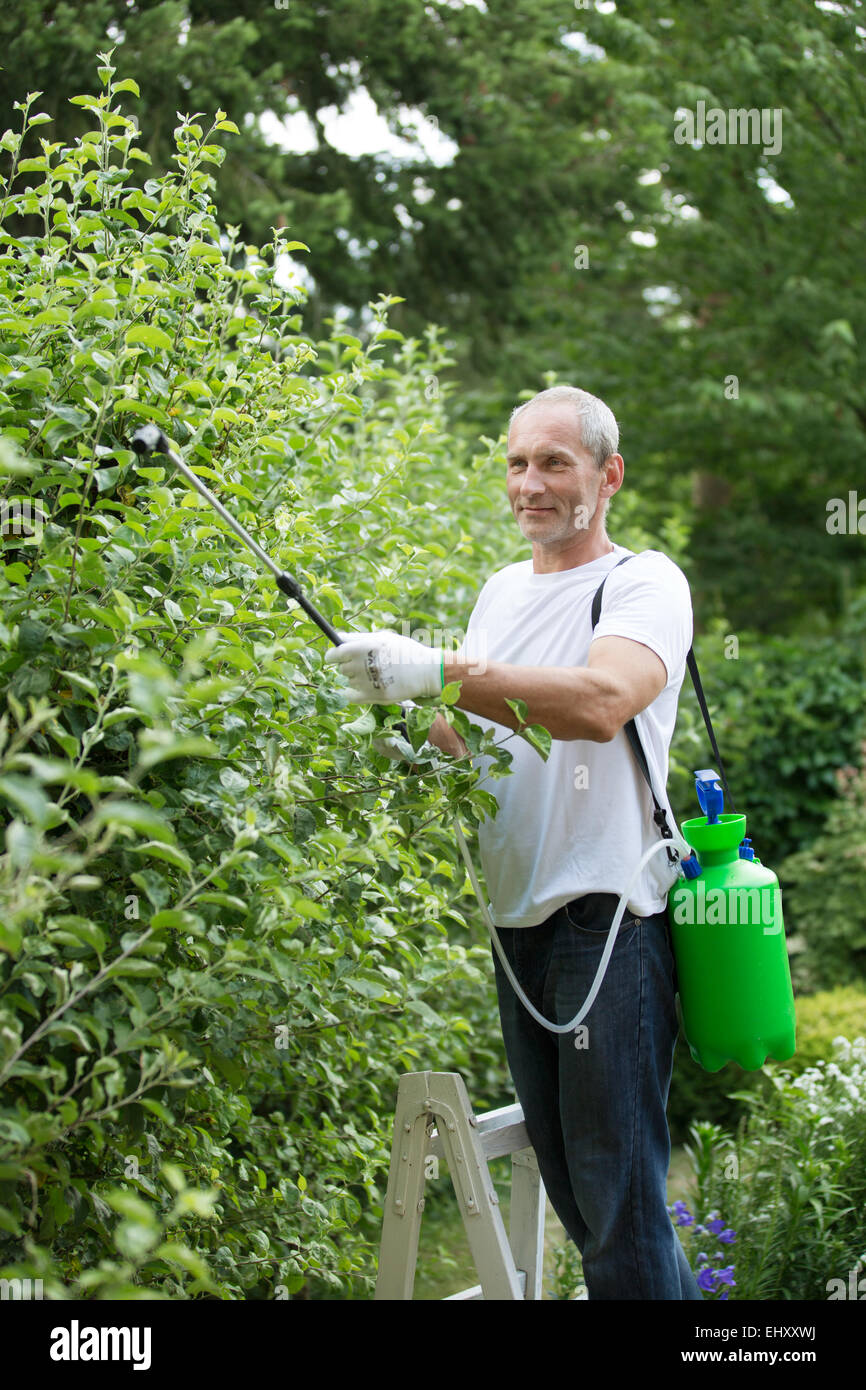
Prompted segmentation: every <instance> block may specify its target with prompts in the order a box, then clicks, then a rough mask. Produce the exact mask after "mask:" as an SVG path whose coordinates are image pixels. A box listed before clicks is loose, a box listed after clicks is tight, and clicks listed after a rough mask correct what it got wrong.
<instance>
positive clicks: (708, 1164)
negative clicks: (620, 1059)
mask: <svg viewBox="0 0 866 1390" xmlns="http://www.w3.org/2000/svg"><path fill="white" fill-rule="evenodd" d="M771 1079H772V1089H771V1091H770V1092H769V1093H768V1094H764V1093H762V1092H756V1093H755V1094H754V1095H753V1096H751V1097H750V1098H749V1100H748V1111H747V1115H746V1118H745V1120H744V1121H743V1123H742V1125H741V1126H740V1130H739V1132H738V1134H737V1135H736V1137H732V1136H731V1135H730V1134H726V1133H725V1132H724V1131H723V1130H722V1129H721V1128H720V1127H719V1126H717V1125H712V1124H708V1123H701V1124H698V1125H695V1126H694V1127H693V1131H692V1141H693V1142H692V1145H691V1146H690V1155H691V1158H692V1164H693V1169H694V1174H695V1182H696V1187H697V1198H696V1203H695V1205H696V1210H697V1216H698V1220H699V1221H701V1222H703V1223H704V1224H706V1217H707V1214H708V1213H710V1212H713V1211H717V1212H719V1213H721V1215H722V1216H723V1217H724V1220H725V1222H726V1223H727V1224H728V1226H729V1227H730V1228H732V1229H733V1230H734V1231H736V1232H737V1233H738V1242H737V1245H736V1261H735V1269H736V1273H735V1285H734V1287H733V1289H732V1291H731V1294H730V1297H731V1298H732V1299H762V1300H763V1299H826V1298H827V1297H828V1296H829V1292H830V1291H832V1288H833V1285H832V1284H831V1282H830V1281H831V1280H834V1279H841V1280H844V1281H845V1283H846V1284H847V1281H848V1277H849V1272H850V1271H851V1270H852V1269H854V1268H855V1267H856V1265H857V1261H858V1260H859V1259H861V1258H862V1255H863V1215H862V1213H863V1203H864V1201H866V1120H864V1115H866V1038H863V1037H859V1038H857V1039H855V1040H854V1041H853V1042H849V1041H848V1040H847V1039H845V1038H839V1039H837V1042H836V1046H835V1049H834V1056H833V1060H832V1061H831V1062H829V1063H826V1062H819V1063H818V1064H817V1065H816V1066H815V1067H814V1068H809V1069H807V1070H806V1071H804V1072H803V1073H802V1074H801V1075H800V1076H794V1075H792V1074H791V1073H789V1072H779V1073H778V1074H775V1075H773V1077H772V1078H771ZM744 1233H747V1234H748V1239H744V1238H743V1236H744Z"/></svg>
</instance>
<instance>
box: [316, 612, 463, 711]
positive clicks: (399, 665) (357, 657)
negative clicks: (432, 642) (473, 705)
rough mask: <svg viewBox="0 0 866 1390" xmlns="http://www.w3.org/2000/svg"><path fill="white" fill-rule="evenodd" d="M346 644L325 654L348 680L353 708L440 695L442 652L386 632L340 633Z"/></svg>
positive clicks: (396, 633)
mask: <svg viewBox="0 0 866 1390" xmlns="http://www.w3.org/2000/svg"><path fill="white" fill-rule="evenodd" d="M340 636H341V637H342V638H344V639H345V640H344V641H343V642H341V644H340V646H339V647H331V648H330V649H329V650H328V651H327V652H325V661H327V662H329V663H331V664H333V665H336V666H337V667H338V668H339V670H340V671H341V672H342V674H343V675H344V676H346V677H347V678H348V681H349V690H348V691H347V692H346V693H347V695H348V697H349V700H350V702H351V703H352V704H357V705H399V704H402V702H403V701H404V700H413V699H419V698H421V697H423V696H427V695H439V694H440V693H441V691H442V650H441V648H440V647H425V646H424V645H423V644H422V643H421V642H416V641H414V640H413V639H412V638H411V637H402V636H401V635H400V633H399V632H391V631H389V630H387V629H385V630H383V631H377V632H347V633H342V632H341V633H340Z"/></svg>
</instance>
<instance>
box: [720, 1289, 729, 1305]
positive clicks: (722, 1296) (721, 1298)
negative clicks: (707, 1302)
mask: <svg viewBox="0 0 866 1390" xmlns="http://www.w3.org/2000/svg"><path fill="white" fill-rule="evenodd" d="M727 1296H728V1291H727V1289H725V1292H724V1293H720V1294H719V1301H720V1302H724V1300H725V1299H726V1298H727Z"/></svg>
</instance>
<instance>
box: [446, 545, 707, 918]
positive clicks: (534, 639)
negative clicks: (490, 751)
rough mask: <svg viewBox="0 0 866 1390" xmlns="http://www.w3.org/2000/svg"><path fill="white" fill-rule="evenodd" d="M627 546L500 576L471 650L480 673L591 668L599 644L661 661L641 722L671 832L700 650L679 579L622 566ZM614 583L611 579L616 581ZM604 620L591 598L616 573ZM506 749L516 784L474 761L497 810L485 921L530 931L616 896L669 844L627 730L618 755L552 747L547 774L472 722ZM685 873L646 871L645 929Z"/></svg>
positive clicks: (610, 746)
mask: <svg viewBox="0 0 866 1390" xmlns="http://www.w3.org/2000/svg"><path fill="white" fill-rule="evenodd" d="M624 555H634V551H631V550H628V549H626V547H625V546H621V545H615V546H614V548H613V551H611V552H609V553H608V554H607V555H603V556H602V557H601V558H600V559H598V560H593V561H591V563H589V564H585V565H577V566H575V567H574V568H572V569H568V570H562V571H560V572H558V573H555V574H535V573H534V572H533V568H532V560H531V559H530V560H521V561H519V562H518V563H517V564H513V565H507V566H506V567H505V568H504V569H501V570H499V571H498V572H497V573H496V574H494V575H491V577H490V578H489V579H488V580H487V582H486V584H485V585H484V587H483V589H482V590H481V593H480V594H479V596H478V601H477V603H476V605H475V608H474V609H473V611H472V615H471V617H470V619H469V623H468V625H467V628H466V638H465V641H464V643H463V646H462V650H463V653H464V655H465V656H466V658H467V659H468V660H469V661H470V663H475V664H476V665H477V666H478V667H481V666H482V663H483V661H490V662H493V661H502V662H508V663H511V664H514V665H516V666H585V665H586V662H587V658H588V655H589V647H590V640H591V639H594V638H597V637H630V638H632V640H634V641H636V642H642V643H643V644H644V645H645V646H647V647H649V648H651V650H652V651H654V652H656V653H657V655H658V656H659V657H660V658H661V660H662V661H663V662H664V665H665V669H666V671H667V674H668V679H667V684H666V685H665V687H664V689H663V690H662V691H661V693H660V694H659V695H658V696H657V697H656V699H655V700H653V702H652V703H651V704H650V705H648V706H647V708H646V709H644V710H642V711H641V712H640V713H639V714H638V715H637V716H636V719H635V723H636V725H637V731H638V733H639V735H640V739H641V743H642V744H643V748H644V752H645V754H646V758H647V764H648V766H649V771H650V776H651V777H652V782H653V787H654V789H655V793H656V796H657V797H658V800H659V802H660V803H661V805H663V806H664V807H665V809H666V810H667V811H668V818H669V821H671V822H672V819H673V817H672V813H671V811H670V802H669V801H668V798H667V794H666V791H665V786H666V783H667V775H668V750H669V748H670V742H671V738H672V736H673V731H674V725H675V723H676V715H677V699H678V696H679V691H680V687H681V685H682V682H683V677H684V675H685V669H686V666H685V662H686V655H687V653H688V650H689V647H690V646H691V643H692V604H691V595H690V592H689V585H688V581H687V579H686V577H685V575H684V574H683V572H682V570H681V569H680V568H679V567H678V566H677V565H675V564H674V562H673V561H672V560H670V559H669V558H668V557H667V556H666V555H664V554H662V553H661V551H658V550H646V551H643V552H642V553H641V554H639V555H637V556H635V558H634V559H633V560H629V562H628V564H625V565H622V566H620V567H619V568H618V569H615V568H614V567H615V566H616V565H617V564H618V562H619V561H620V560H621V559H622V557H623V556H624ZM611 571H612V573H611ZM608 573H610V578H609V579H608V581H607V583H606V584H605V586H604V593H603V595H602V605H601V616H600V618H599V621H598V625H597V626H596V629H595V632H594V633H593V632H592V629H591V627H590V612H591V608H592V599H593V596H594V594H595V591H596V589H597V588H598V586H599V584H600V583H601V581H602V579H603V578H604V576H605V575H606V574H608ZM470 718H471V719H472V721H473V722H474V723H476V724H479V725H481V727H482V728H489V729H493V730H494V732H495V735H496V741H497V743H499V742H501V741H502V740H503V739H507V740H508V741H507V743H506V747H507V748H508V750H509V752H510V753H511V754H512V756H513V762H512V764H511V771H510V773H509V774H508V775H507V776H505V777H501V778H486V777H485V772H486V769H487V768H488V767H489V765H490V760H489V758H486V757H485V758H481V759H475V764H476V765H477V766H478V767H479V769H480V772H481V779H480V781H479V785H483V786H484V788H485V790H487V791H489V792H491V793H492V795H493V796H495V798H496V800H497V802H498V804H499V810H498V812H497V814H496V816H495V817H490V816H488V817H486V818H485V819H484V820H483V821H482V822H481V824H480V825H479V827H478V839H479V849H480V853H481V862H482V866H483V868H484V876H485V879H486V881H487V889H488V893H489V895H490V903H489V910H490V914H491V917H492V919H493V921H494V922H495V924H496V925H497V926H501V927H533V926H537V925H538V924H539V923H541V922H543V921H545V920H546V919H547V918H548V917H549V916H550V915H551V914H552V913H553V912H555V911H556V910H557V908H559V907H562V906H563V904H564V903H567V902H570V901H571V899H572V898H577V897H580V896H581V895H582V894H584V893H616V894H617V895H619V894H620V893H622V892H623V891H624V889H625V888H626V887H627V885H628V881H629V879H630V878H631V876H632V873H633V872H634V868H635V865H636V864H637V862H638V860H639V859H640V857H641V855H642V854H643V853H644V851H645V850H647V849H648V848H649V847H650V845H652V844H654V843H655V842H657V841H658V840H659V839H660V832H659V829H658V827H657V826H656V824H655V822H654V820H653V818H652V817H653V804H652V798H651V796H650V792H649V788H648V786H647V784H646V780H645V778H644V777H643V774H642V773H641V772H640V769H639V768H638V766H637V763H636V761H635V757H634V754H633V752H632V750H631V747H630V746H629V743H628V739H627V738H626V734H625V730H624V729H620V730H619V731H618V732H617V734H616V736H615V737H614V738H613V739H612V740H611V741H610V742H609V743H597V742H593V741H592V740H590V739H570V740H567V741H566V740H562V739H554V740H553V741H552V744H551V749H550V755H549V757H548V759H547V761H546V762H545V761H544V759H543V758H542V757H541V755H540V754H539V753H537V752H536V751H535V749H534V748H533V747H532V746H531V745H530V744H529V743H527V742H526V740H525V739H522V738H520V737H519V736H518V735H517V734H515V733H514V731H513V730H511V729H509V728H507V727H506V726H505V725H502V724H498V723H495V722H494V721H493V720H490V719H486V718H483V717H482V716H480V715H477V714H472V715H470ZM677 873H678V870H677V868H676V866H673V865H671V864H670V863H669V861H668V857H667V855H666V854H665V852H664V851H663V850H660V851H659V852H658V853H657V854H654V855H653V857H652V858H651V859H650V861H649V863H648V864H647V865H646V866H645V867H644V871H643V874H642V875H641V878H640V879H639V880H638V885H637V888H636V889H635V890H634V891H633V895H632V897H630V898H629V900H628V904H627V905H628V908H629V910H630V911H631V912H632V913H634V914H635V915H636V916H639V917H646V916H649V915H650V914H652V913H654V912H661V911H662V910H663V908H664V906H665V903H666V900H667V894H668V892H669V890H670V888H671V887H672V885H673V883H674V882H675V881H676V878H677Z"/></svg>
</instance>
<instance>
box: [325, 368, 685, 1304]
mask: <svg viewBox="0 0 866 1390" xmlns="http://www.w3.org/2000/svg"><path fill="white" fill-rule="evenodd" d="M618 444H619V433H618V429H617V425H616V421H615V419H614V417H613V415H612V414H611V412H610V410H609V409H608V408H607V406H606V405H604V403H603V402H602V401H600V400H598V399H597V397H595V396H591V395H589V393H587V392H584V391H578V390H576V389H575V388H573V387H568V386H559V387H552V388H551V389H549V390H547V391H542V392H540V393H539V394H538V395H537V396H535V397H533V399H532V400H531V401H529V402H527V403H526V404H525V405H523V406H520V407H519V408H518V409H517V410H515V411H514V413H513V415H512V418H511V422H510V428H509V433H508V445H507V488H508V499H509V502H510V504H511V509H512V511H513V513H514V517H515V520H516V521H517V524H518V526H519V528H520V530H521V532H522V534H523V535H524V536H525V537H526V539H527V540H528V541H530V542H531V545H532V559H531V560H525V561H521V562H518V563H517V564H513V565H508V566H506V567H505V568H504V569H502V570H500V571H498V572H497V573H496V574H494V575H492V576H491V577H490V579H488V580H487V582H486V583H485V585H484V587H483V588H482V590H481V593H480V595H479V597H478V601H477V603H476V605H475V608H474V610H473V612H472V615H471V617H470V620H469V624H468V626H467V633H466V642H465V643H464V648H462V649H461V651H460V652H455V653H449V652H443V651H438V650H432V649H430V648H429V647H423V646H422V645H421V644H420V643H416V642H413V641H412V640H411V639H409V638H405V637H400V636H398V635H397V634H396V633H388V632H385V633H370V634H361V635H360V636H359V635H357V634H352V635H351V637H350V638H349V640H348V641H347V642H346V643H345V645H344V646H341V647H338V648H335V649H333V650H332V651H331V652H329V653H328V655H327V657H326V659H327V660H331V661H336V662H338V663H339V664H340V665H341V666H342V669H343V670H344V671H345V672H346V674H347V675H348V676H349V679H350V681H351V682H352V686H353V689H352V690H351V692H350V694H351V696H352V698H355V699H357V700H361V701H364V702H382V703H392V702H395V701H399V700H403V699H411V698H413V697H417V696H424V695H436V694H438V693H439V691H440V690H441V688H442V685H443V683H444V682H447V681H458V680H459V681H461V682H462V686H461V695H460V698H459V700H458V704H459V706H460V707H461V708H462V709H464V710H466V711H467V712H468V713H471V714H473V715H475V716H478V722H480V723H481V724H482V726H488V727H494V728H496V729H497V732H501V733H502V734H503V735H504V734H505V733H506V731H507V730H509V729H512V730H513V729H515V728H517V727H518V721H517V719H516V717H515V715H514V714H513V712H512V711H511V709H510V708H509V707H508V705H506V703H505V701H506V700H507V699H520V700H523V701H524V702H525V703H526V705H527V707H528V716H527V718H528V722H529V723H532V724H542V725H544V726H545V728H547V729H548V730H549V732H550V734H551V735H552V739H553V742H552V744H551V751H550V754H549V757H548V758H547V760H546V761H544V760H543V759H542V758H541V757H540V755H539V754H538V753H537V752H536V750H535V749H534V748H532V746H531V745H530V744H529V743H528V742H527V741H526V740H522V739H517V740H512V741H511V742H510V743H509V750H510V751H512V752H513V762H512V765H511V772H510V775H509V776H507V777H505V778H502V779H499V780H497V781H495V782H492V783H491V785H490V790H491V791H492V792H493V794H494V796H495V797H496V800H497V803H498V811H497V814H496V816H495V817H493V818H487V819H486V820H485V821H484V822H483V823H482V825H481V826H480V827H479V847H480V851H481V859H482V864H483V867H484V873H485V879H486V883H487V888H488V892H489V895H490V899H491V904H490V907H491V913H492V916H493V920H494V921H495V923H496V926H497V928H498V930H499V936H500V939H501V941H502V944H503V947H504V950H505V953H506V955H507V957H508V960H509V964H510V965H511V968H512V970H513V971H514V973H515V975H516V976H517V978H518V980H519V981H520V983H521V985H522V987H523V989H524V990H525V991H526V993H527V995H528V997H529V998H530V999H531V1001H532V1003H533V1004H534V1005H535V1007H536V1009H538V1010H539V1011H541V1012H542V1013H543V1014H544V1015H545V1017H548V1018H552V1019H553V1021H555V1022H558V1023H564V1022H567V1021H568V1020H569V1019H570V1018H572V1017H574V1015H575V1014H576V1013H577V1011H578V1009H579V1008H580V1006H581V1005H582V1003H583V1001H584V1000H585V998H586V996H587V994H588V993H589V990H590V987H591V984H592V982H593V979H594V978H595V974H596V971H597V968H598V964H599V960H600V958H601V954H602V952H603V949H604V946H605V942H606V940H607V933H608V929H609V927H610V923H611V920H612V917H613V913H614V910H615V908H616V904H617V901H618V898H619V896H620V894H621V893H622V892H623V891H624V889H625V888H626V886H627V884H628V881H629V879H630V877H631V875H632V872H633V870H634V866H635V865H636V863H637V861H638V859H639V858H640V856H641V854H642V853H643V852H644V851H645V850H646V849H647V848H649V846H650V845H651V844H652V843H654V841H655V840H657V839H658V836H659V831H658V829H657V827H656V826H655V824H654V822H653V819H652V802H651V798H650V795H649V789H648V787H647V786H646V782H645V780H644V779H643V778H642V776H641V774H640V772H639V770H638V768H637V765H636V763H635V759H634V755H633V753H632V750H631V748H630V746H629V744H628V742H627V739H626V737H625V734H624V731H623V730H624V725H625V724H626V723H627V722H628V720H629V719H631V718H632V717H636V723H637V726H638V732H639V734H640V737H641V742H642V744H643V746H644V750H645V752H646V756H647V762H648V766H649V770H650V774H651V776H652V779H653V786H654V788H655V791H656V795H657V797H658V798H659V800H660V802H661V803H662V804H663V805H664V806H665V807H666V808H667V809H668V811H669V810H670V807H669V803H668V802H667V799H666V796H665V790H664V789H665V784H666V781H667V770H668V750H669V746H670V741H671V737H672V734H673V729H674V724H675V721H676V708H677V698H678V695H679V690H680V687H681V685H682V681H683V676H684V673H685V658H686V654H687V652H688V650H689V647H690V645H691V638H692V611H691V599H690V594H689V588H688V583H687V581H686V579H685V576H684V575H683V573H682V571H681V570H680V569H678V567H677V566H676V565H675V564H674V563H673V562H672V561H671V560H669V559H668V558H667V557H666V556H665V555H663V554H661V553H660V552H658V551H646V552H644V553H643V554H641V555H639V556H637V557H635V558H634V559H632V560H630V561H629V562H628V563H627V564H625V565H623V566H621V567H620V568H618V569H616V572H615V573H611V571H612V570H613V569H614V567H615V566H617V565H618V563H619V561H620V560H621V559H622V557H623V556H624V555H628V554H631V553H632V552H630V551H628V550H626V549H625V548H624V547H623V546H619V545H615V544H613V543H612V542H611V541H610V540H609V539H608V536H607V532H606V527H605V517H606V512H607V507H608V504H609V500H610V498H611V497H612V496H613V495H614V493H615V492H617V491H618V490H619V488H620V487H621V485H622V481H623V459H622V456H621V455H620V454H619V453H618V452H617V449H618ZM605 576H609V577H608V579H607V582H606V584H605V590H604V601H603V605H602V612H601V617H600V620H599V622H598V625H597V627H596V629H595V632H594V633H593V632H592V630H591V623H590V610H591V604H592V599H593V596H594V594H595V592H596V589H597V588H598V586H599V584H600V583H601V582H602V580H603V579H604V578H605ZM477 636H483V637H484V639H485V641H484V650H485V653H486V657H487V659H486V661H485V662H484V664H483V665H481V666H479V664H477V663H473V662H472V661H471V660H470V659H468V658H467V657H466V655H465V650H466V649H469V648H470V647H471V646H472V643H473V639H474V637H477ZM416 649H417V650H416ZM430 737H431V740H432V741H433V742H434V743H436V744H437V746H439V747H440V748H442V749H443V750H444V751H446V752H449V753H462V752H465V751H466V750H465V745H464V744H463V741H462V739H460V738H459V736H458V735H457V734H456V733H455V732H454V730H453V729H452V728H451V727H450V726H449V725H448V724H447V723H446V721H445V720H444V719H442V718H441V717H440V718H439V719H437V721H436V723H435V724H434V725H433V728H432V729H431V733H430ZM676 872H677V871H676V869H672V868H671V867H670V865H669V864H668V863H667V862H666V860H665V856H664V855H663V854H656V855H654V856H653V857H652V859H651V860H650V861H649V863H648V864H647V866H646V867H645V870H644V872H643V875H642V878H641V879H640V880H639V882H638V887H637V889H636V890H635V891H634V894H633V897H632V898H631V899H630V900H629V901H628V904H627V909H628V910H627V912H626V914H625V916H624V917H623V920H622V924H621V927H620V930H619V933H618V935H617V939H616V944H615V946H614V950H613V953H612V955H611V959H610V962H609V965H608V969H607V974H606V975H605V978H604V982H603V984H602V987H601V990H600V992H599V995H598V998H597V1000H596V1001H595V1003H594V1004H593V1006H592V1009H591V1010H590V1013H589V1015H588V1017H587V1027H586V1031H585V1032H582V1034H581V1036H580V1037H576V1036H573V1035H572V1034H553V1033H551V1032H550V1031H549V1030H547V1029H545V1028H543V1027H542V1026H541V1025H540V1024H539V1023H537V1022H536V1021H535V1020H534V1019H533V1018H532V1016H531V1015H530V1014H529V1012H528V1011H527V1010H526V1009H525V1007H524V1005H523V1004H522V1003H521V1002H520V1000H519V999H518V997H517V995H516V994H515V992H514V991H513V989H512V987H511V985H510V983H509V982H508V980H507V978H506V976H505V973H504V971H503V970H502V966H501V963H500V962H499V960H498V958H497V957H496V955H495V954H494V966H495V970H496V984H497V991H498V996H499V1011H500V1019H501V1022H502V1029H503V1037H504V1040H505V1048H506V1054H507V1057H508V1063H509V1067H510V1069H511V1073H512V1076H513V1078H514V1083H515V1087H516V1090H517V1095H518V1098H519V1100H520V1102H521V1105H522V1106H523V1111H524V1114H525V1117H526V1124H527V1129H528V1132H529V1136H530V1138H531V1140H532V1143H533V1147H534V1148H535V1152H536V1155H537V1157H538V1163H539V1168H540V1171H541V1176H542V1179H543V1181H544V1185H545V1188H546V1191H547V1194H548V1196H549V1197H550V1200H551V1203H552V1205H553V1208H554V1210H555V1211H556V1213H557V1215H558V1217H559V1219H560V1220H561V1222H562V1224H563V1226H564V1227H565V1230H566V1231H567V1233H568V1235H569V1236H570V1237H571V1238H572V1239H573V1240H574V1241H575V1243H576V1244H577V1246H578V1248H579V1249H580V1251H581V1254H582V1257H583V1271H584V1278H585V1281H586V1285H587V1292H588V1296H589V1298H590V1299H699V1298H701V1296H702V1295H701V1293H700V1290H699V1289H698V1286H697V1283H696V1281H695V1278H694V1275H693V1274H692V1272H691V1270H690V1268H689V1265H688V1261H687V1260H686V1257H685V1254H684V1252H683V1249H682V1246H681V1244H680V1242H679V1239H678V1237H677V1235H676V1232H675V1231H674V1228H673V1225H672V1223H671V1220H670V1217H669V1216H668V1213H667V1209H666V1205H665V1196H666V1179H667V1170H668V1165H669V1161H670V1135H669V1131H668V1127H667V1119H666V1114H665V1107H666V1103H667V1095H668V1089H669V1086H670V1078H671V1070H672V1065H673V1049H674V1043H675V1040H676V1034H677V1020H676V1014H675V1006H674V996H675V990H676V980H675V973H674V962H673V955H672V950H671V942H670V933H669V928H668V922H667V913H666V895H667V892H668V890H669V888H670V887H671V885H672V883H673V882H674V880H675V877H676Z"/></svg>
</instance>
